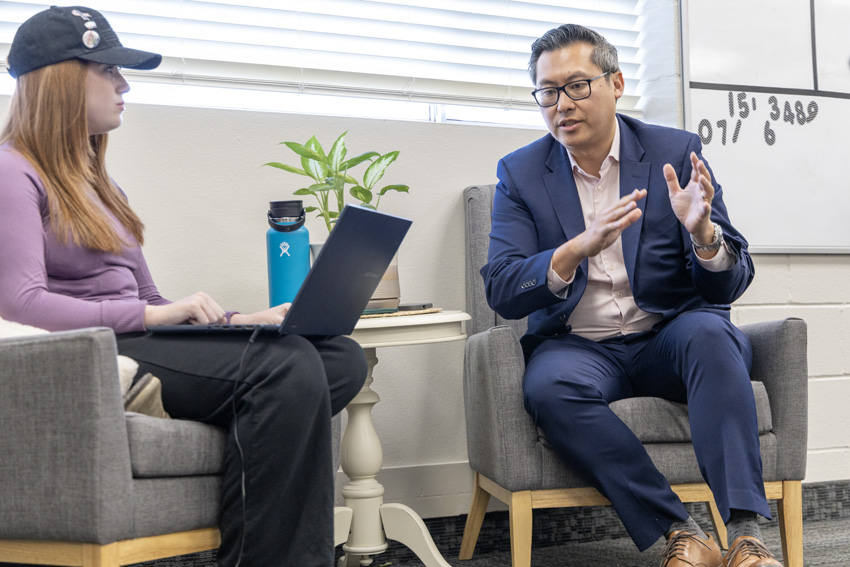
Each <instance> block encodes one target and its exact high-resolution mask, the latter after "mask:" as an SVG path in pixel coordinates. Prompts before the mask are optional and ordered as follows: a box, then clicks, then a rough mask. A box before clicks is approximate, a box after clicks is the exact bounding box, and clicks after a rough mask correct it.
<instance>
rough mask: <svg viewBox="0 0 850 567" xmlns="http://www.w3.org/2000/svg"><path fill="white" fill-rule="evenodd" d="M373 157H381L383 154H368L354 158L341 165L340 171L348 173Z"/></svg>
mask: <svg viewBox="0 0 850 567" xmlns="http://www.w3.org/2000/svg"><path fill="white" fill-rule="evenodd" d="M373 157H381V154H379V153H378V152H366V153H365V154H360V155H359V156H357V157H353V158H351V159H350V160H348V161H346V162H343V163H341V164H340V166H339V169H340V171H346V170H348V169H351V168H352V167H354V166H356V165H360V164H361V163H363V162H364V161H366V160H367V159H372V158H373Z"/></svg>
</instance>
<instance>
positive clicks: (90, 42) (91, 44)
mask: <svg viewBox="0 0 850 567" xmlns="http://www.w3.org/2000/svg"><path fill="white" fill-rule="evenodd" d="M83 45H85V46H86V47H88V48H89V49H94V48H95V47H97V46H98V45H100V34H98V33H97V32H96V31H94V30H89V31H87V32H86V33H84V34H83Z"/></svg>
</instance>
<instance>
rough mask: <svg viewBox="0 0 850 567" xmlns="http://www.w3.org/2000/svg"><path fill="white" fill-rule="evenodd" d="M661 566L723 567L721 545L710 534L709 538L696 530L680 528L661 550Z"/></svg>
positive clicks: (672, 534) (671, 535)
mask: <svg viewBox="0 0 850 567" xmlns="http://www.w3.org/2000/svg"><path fill="white" fill-rule="evenodd" d="M661 555H663V556H664V559H662V560H661V567H722V564H723V556H722V555H721V554H720V546H718V545H717V542H716V541H714V538H713V537H711V535H710V534H709V536H708V539H703V538H701V537H699V536H698V535H697V534H696V532H692V531H687V530H678V531H675V532H673V533H671V534H670V537H669V538H668V539H667V547H665V548H664V551H663V552H661Z"/></svg>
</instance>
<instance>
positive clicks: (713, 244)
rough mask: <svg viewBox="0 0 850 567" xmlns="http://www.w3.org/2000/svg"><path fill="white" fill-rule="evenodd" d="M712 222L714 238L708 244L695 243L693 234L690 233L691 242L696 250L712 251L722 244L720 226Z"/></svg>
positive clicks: (718, 248)
mask: <svg viewBox="0 0 850 567" xmlns="http://www.w3.org/2000/svg"><path fill="white" fill-rule="evenodd" d="M713 224H714V240H712V241H711V243H710V244H697V241H696V240H694V235H693V234H692V235H691V244H693V245H694V250H696V251H698V252H714V251H715V250H720V247H721V246H723V230H722V229H721V228H720V225H719V224H717V223H713Z"/></svg>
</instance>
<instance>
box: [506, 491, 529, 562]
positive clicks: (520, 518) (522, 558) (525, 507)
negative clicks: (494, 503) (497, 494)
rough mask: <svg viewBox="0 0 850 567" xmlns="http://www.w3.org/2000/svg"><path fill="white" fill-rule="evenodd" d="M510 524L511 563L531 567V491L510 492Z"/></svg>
mask: <svg viewBox="0 0 850 567" xmlns="http://www.w3.org/2000/svg"><path fill="white" fill-rule="evenodd" d="M508 514H509V515H510V524H511V565H512V566H513V567H531V514H532V512H531V492H530V491H528V490H524V491H522V492H514V493H512V494H511V502H510V505H509V512H508Z"/></svg>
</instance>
